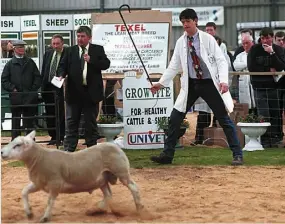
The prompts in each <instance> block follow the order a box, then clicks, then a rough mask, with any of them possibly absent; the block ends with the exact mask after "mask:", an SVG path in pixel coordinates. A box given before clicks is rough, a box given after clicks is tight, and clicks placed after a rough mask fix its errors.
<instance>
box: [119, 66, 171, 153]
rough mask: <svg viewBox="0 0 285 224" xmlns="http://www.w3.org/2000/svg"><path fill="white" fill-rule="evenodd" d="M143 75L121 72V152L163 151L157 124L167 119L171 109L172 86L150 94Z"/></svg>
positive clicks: (147, 83)
mask: <svg viewBox="0 0 285 224" xmlns="http://www.w3.org/2000/svg"><path fill="white" fill-rule="evenodd" d="M150 87H151V85H150V83H149V82H148V81H147V76H146V74H145V73H143V75H142V76H141V77H140V78H137V77H136V72H134V71H129V72H125V78H124V79H123V102H124V107H123V116H124V148H126V149H155V148H163V144H164V138H165V135H164V132H163V130H158V125H157V122H158V121H159V120H160V119H163V118H165V117H169V116H170V113H171V111H172V109H173V95H174V94H173V83H172V81H171V83H170V85H169V87H165V88H163V89H160V90H159V91H158V92H157V93H155V94H152V93H151V91H150Z"/></svg>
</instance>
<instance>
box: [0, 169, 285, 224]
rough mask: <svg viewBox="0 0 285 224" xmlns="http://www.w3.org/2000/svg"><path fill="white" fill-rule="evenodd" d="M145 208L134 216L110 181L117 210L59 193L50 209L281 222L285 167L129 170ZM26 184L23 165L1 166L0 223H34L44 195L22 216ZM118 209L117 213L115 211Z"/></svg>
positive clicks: (124, 218)
mask: <svg viewBox="0 0 285 224" xmlns="http://www.w3.org/2000/svg"><path fill="white" fill-rule="evenodd" d="M131 172H132V176H133V179H134V180H135V181H136V182H137V184H138V185H139V188H140V191H141V198H142V202H143V204H144V206H145V208H146V209H145V211H144V212H143V213H142V214H141V215H138V214H136V212H135V206H134V203H133V201H132V197H131V194H130V192H129V191H128V190H127V188H126V187H124V186H123V185H122V184H120V183H119V184H117V185H114V186H112V191H113V201H114V202H113V206H114V208H115V210H116V212H117V213H118V214H112V213H107V214H101V215H99V214H97V215H93V216H87V215H86V211H87V210H92V209H94V208H95V203H96V202H97V201H99V200H101V197H102V193H101V191H100V190H96V191H94V192H93V194H92V195H90V194H88V193H77V194H71V195H67V194H62V195H59V196H58V198H57V201H56V202H55V207H54V209H53V217H52V220H51V221H52V222H55V223H71V222H72V223H76V222H77V223H78V222H79V223H83V222H89V223H97V222H100V223H102V222H104V223H106V222H116V223H118V222H120V223H125V222H195V223H196V222H260V223H261V222H262V223H273V222H279V223H281V222H284V220H285V213H284V211H285V193H284V192H285V186H284V181H283V180H284V178H285V167H171V168H156V169H136V170H135V169H132V170H131ZM27 183H28V176H27V170H26V169H25V168H23V167H17V168H11V167H7V166H6V165H2V195H1V197H2V198H1V199H2V200H1V201H2V208H1V210H2V223H11V222H17V223H24V222H33V223H34V222H38V221H39V219H40V217H41V215H43V212H44V209H45V206H46V203H47V195H46V193H43V192H37V193H34V194H31V195H30V204H31V206H32V209H33V212H34V218H33V219H32V220H28V219H26V217H25V215H24V211H23V205H22V200H21V190H22V189H23V187H24V186H25V185H26V184H27ZM119 214H120V215H119Z"/></svg>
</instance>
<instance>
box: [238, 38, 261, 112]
mask: <svg viewBox="0 0 285 224" xmlns="http://www.w3.org/2000/svg"><path fill="white" fill-rule="evenodd" d="M253 45H254V44H253V38H252V36H251V35H249V34H244V35H242V46H243V49H244V51H243V52H241V53H239V54H238V55H237V56H236V59H235V60H234V67H235V70H236V71H248V68H247V54H248V52H249V50H250V48H251V47H252V46H253ZM239 103H246V104H248V107H249V109H250V112H253V113H255V114H256V112H255V111H253V110H254V108H255V101H254V94H253V89H252V86H251V83H250V75H244V74H242V75H240V76H239Z"/></svg>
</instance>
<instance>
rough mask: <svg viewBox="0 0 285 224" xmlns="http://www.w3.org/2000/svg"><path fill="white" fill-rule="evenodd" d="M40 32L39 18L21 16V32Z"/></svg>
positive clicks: (37, 16)
mask: <svg viewBox="0 0 285 224" xmlns="http://www.w3.org/2000/svg"><path fill="white" fill-rule="evenodd" d="M34 30H40V16H39V15H32V16H21V31H34Z"/></svg>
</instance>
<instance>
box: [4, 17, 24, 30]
mask: <svg viewBox="0 0 285 224" xmlns="http://www.w3.org/2000/svg"><path fill="white" fill-rule="evenodd" d="M0 19H1V32H7V31H8V32H10V31H12V32H16V31H20V30H21V17H20V16H1V18H0Z"/></svg>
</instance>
